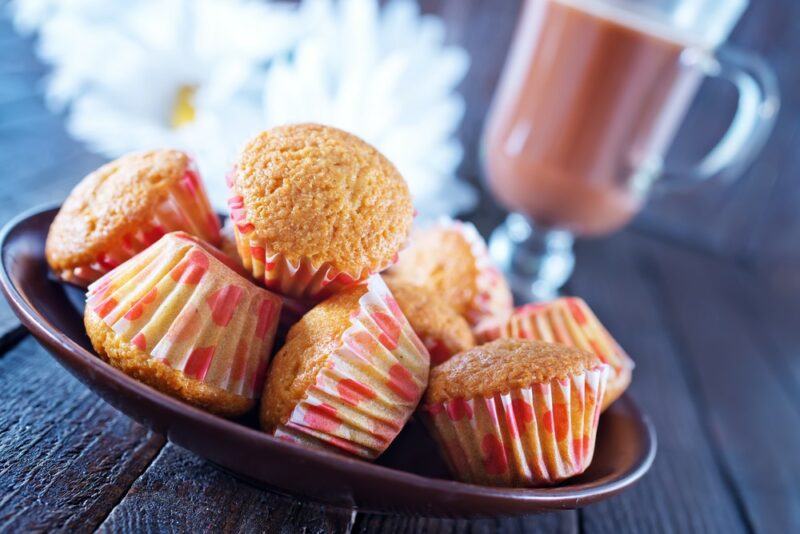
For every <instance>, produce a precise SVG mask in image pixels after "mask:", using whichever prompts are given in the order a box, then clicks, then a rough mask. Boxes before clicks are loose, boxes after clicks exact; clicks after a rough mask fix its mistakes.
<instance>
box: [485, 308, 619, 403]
mask: <svg viewBox="0 0 800 534" xmlns="http://www.w3.org/2000/svg"><path fill="white" fill-rule="evenodd" d="M500 337H510V338H519V339H534V340H538V341H546V342H549V343H559V344H561V345H567V346H570V347H578V348H580V349H584V350H587V351H589V352H592V353H594V354H595V355H596V356H597V357H598V358H599V359H600V361H602V362H604V363H607V364H608V365H609V366H610V367H611V372H610V375H609V379H608V393H607V394H606V398H605V404H604V405H603V409H605V408H606V407H608V406H609V405H610V404H611V403H612V402H614V401H615V400H616V399H617V398H619V396H620V395H622V393H623V392H624V391H625V389H626V388H627V387H628V384H629V383H630V381H631V372H632V370H633V367H634V363H633V360H632V359H631V358H630V356H628V354H627V353H626V352H625V351H624V350H623V349H622V347H620V346H619V344H618V343H617V342H616V341H615V340H614V338H613V337H611V334H609V333H608V330H606V328H605V327H604V326H603V325H602V323H600V320H599V319H598V318H597V316H596V315H595V314H594V312H592V310H591V309H590V308H589V306H588V305H587V304H586V302H584V301H583V299H580V298H578V297H562V298H559V299H556V300H553V301H551V302H543V303H534V304H526V305H525V306H520V307H519V308H517V309H516V310H514V313H513V314H512V315H511V317H510V318H509V319H508V320H507V321H506V322H504V323H501V324H498V325H493V326H492V327H491V328H486V329H484V330H483V331H482V332H479V333H478V340H479V342H481V343H484V342H487V341H491V340H494V339H497V338H500Z"/></svg>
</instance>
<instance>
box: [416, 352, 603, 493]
mask: <svg viewBox="0 0 800 534" xmlns="http://www.w3.org/2000/svg"><path fill="white" fill-rule="evenodd" d="M607 374H608V366H607V365H605V364H600V365H599V366H598V367H596V368H594V369H590V370H588V371H585V372H583V373H580V374H574V375H571V376H568V377H566V378H563V379H554V380H552V381H549V382H544V383H538V384H532V385H531V386H530V387H527V388H518V389H512V390H510V391H507V392H505V393H502V394H498V395H495V396H493V397H477V398H472V399H464V398H457V399H453V400H450V401H446V402H440V403H435V404H428V405H425V406H424V407H423V408H422V410H420V413H421V416H422V419H423V422H424V423H425V424H426V426H427V427H428V429H429V430H430V432H431V434H432V435H433V437H434V439H435V440H436V442H437V443H438V444H439V448H440V450H441V452H442V455H443V456H444V458H445V460H446V461H447V464H448V465H449V467H450V470H451V471H452V473H453V475H454V476H456V477H458V478H459V479H461V480H463V481H465V482H471V483H475V484H484V485H493V486H545V485H551V484H555V483H557V482H559V481H561V480H564V479H567V478H569V477H572V476H575V475H578V474H580V473H582V472H583V471H585V470H586V468H587V467H588V466H589V464H590V463H591V461H592V456H593V454H594V444H595V436H596V434H597V424H598V421H599V417H600V406H601V404H602V399H603V395H604V393H605V386H606V378H607Z"/></svg>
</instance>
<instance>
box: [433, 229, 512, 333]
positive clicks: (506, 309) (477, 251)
mask: <svg viewBox="0 0 800 534" xmlns="http://www.w3.org/2000/svg"><path fill="white" fill-rule="evenodd" d="M437 226H439V227H440V228H445V229H450V230H454V231H456V232H458V233H459V234H461V235H462V236H463V238H464V239H465V240H466V241H467V243H468V244H469V246H470V250H471V252H472V256H473V258H475V264H476V267H477V269H478V276H477V279H476V286H477V292H476V295H475V298H474V300H473V302H472V303H471V305H470V307H469V309H468V310H467V312H466V316H465V318H466V319H467V321H468V322H469V323H470V325H471V326H472V327H473V329H478V330H479V329H481V328H483V325H486V324H497V323H499V322H501V321H503V320H505V319H507V318H508V316H509V315H510V314H511V311H512V310H513V308H514V299H513V296H512V295H511V289H510V288H509V287H508V282H506V279H505V278H504V277H503V274H502V273H501V272H500V270H499V269H498V268H497V266H495V265H494V263H493V262H492V259H491V257H490V256H489V251H488V249H487V248H486V241H484V239H483V237H481V235H480V233H478V230H477V229H476V228H475V226H474V225H473V224H472V223H469V222H465V221H459V220H456V219H449V218H441V219H439V221H437Z"/></svg>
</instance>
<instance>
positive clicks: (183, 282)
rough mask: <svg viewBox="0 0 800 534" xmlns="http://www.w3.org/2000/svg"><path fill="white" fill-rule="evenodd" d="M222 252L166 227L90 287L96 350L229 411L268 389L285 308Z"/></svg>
mask: <svg viewBox="0 0 800 534" xmlns="http://www.w3.org/2000/svg"><path fill="white" fill-rule="evenodd" d="M235 268H236V265H235V263H233V261H232V260H230V259H229V258H227V257H226V256H224V254H222V252H220V251H219V250H216V249H214V248H213V247H211V246H210V245H207V244H205V243H203V242H202V241H200V240H198V239H196V238H193V237H192V236H189V235H187V234H185V233H183V232H175V233H171V234H167V235H166V236H164V237H163V238H161V239H160V240H159V241H158V242H157V243H155V244H154V245H152V246H151V247H149V248H148V249H146V250H145V251H144V252H142V253H141V254H139V255H137V256H135V257H134V258H133V259H131V260H128V261H127V262H125V263H124V264H122V265H121V266H119V267H118V268H116V269H114V270H112V271H111V272H109V273H108V274H106V275H105V276H104V277H102V278H100V279H99V280H98V281H97V282H95V283H93V284H92V285H91V286H89V292H88V295H87V301H86V310H85V323H86V327H87V332H88V334H89V337H90V339H91V341H92V344H93V346H94V347H95V349H96V350H97V352H98V353H99V354H100V355H101V357H103V358H104V359H106V360H107V361H109V362H110V363H111V364H112V365H114V366H115V367H118V368H120V369H121V370H123V371H124V372H125V373H127V374H129V375H132V376H133V377H135V378H137V379H139V380H141V381H143V382H145V383H147V384H148V385H150V386H152V387H154V388H156V389H158V390H160V391H162V392H164V393H167V394H170V395H172V396H175V397H178V398H180V399H182V400H184V401H187V402H189V403H191V404H194V405H196V406H199V407H201V408H204V409H207V410H209V411H211V412H214V413H218V414H220V415H227V416H232V415H239V414H241V413H244V412H245V411H247V410H248V409H250V408H251V407H252V406H253V405H254V404H255V399H256V398H257V397H259V396H260V394H261V391H262V389H263V381H264V377H265V375H266V370H267V365H268V363H269V358H270V354H271V349H272V344H273V342H274V338H275V330H276V327H277V324H278V317H279V315H280V310H281V300H280V298H278V296H276V295H273V294H272V293H270V292H269V291H266V290H265V289H263V288H260V287H258V286H256V285H254V284H253V283H251V282H249V281H247V280H246V279H245V278H243V277H242V276H241V275H240V274H238V273H237V272H236V271H235Z"/></svg>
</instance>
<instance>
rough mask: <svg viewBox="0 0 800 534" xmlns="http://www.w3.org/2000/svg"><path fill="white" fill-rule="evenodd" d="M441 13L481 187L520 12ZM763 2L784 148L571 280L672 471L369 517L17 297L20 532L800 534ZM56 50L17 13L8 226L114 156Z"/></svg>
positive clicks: (614, 246) (783, 120)
mask: <svg viewBox="0 0 800 534" xmlns="http://www.w3.org/2000/svg"><path fill="white" fill-rule="evenodd" d="M422 4H423V7H424V9H425V10H426V11H428V12H435V13H438V14H440V15H441V16H442V17H443V19H444V21H445V23H446V28H447V34H448V40H449V41H450V42H452V43H456V44H459V45H462V46H464V47H465V48H467V50H468V51H469V52H470V54H471V57H472V67H471V70H470V72H469V73H468V75H467V78H466V79H465V81H464V83H463V84H462V88H461V91H462V93H463V94H464V97H465V100H466V102H467V114H466V117H465V119H464V123H463V126H462V128H461V130H460V132H459V135H460V136H461V138H462V140H463V142H464V147H465V158H464V162H463V165H462V166H461V169H460V174H461V175H462V176H463V177H464V178H465V179H467V180H469V181H471V182H472V183H474V184H476V185H478V186H479V184H480V176H481V171H480V161H479V157H478V145H479V138H480V129H481V126H482V123H483V119H484V116H485V113H486V109H487V107H488V105H489V102H490V98H491V94H492V91H493V89H494V85H495V83H496V80H497V77H498V75H499V72H500V70H501V68H502V63H503V57H504V54H505V50H506V48H507V46H508V43H509V42H510V39H511V32H512V31H513V27H514V23H515V17H516V13H517V12H518V9H519V2H518V1H517V0H508V1H503V2H489V1H480V0H424V1H423V2H422ZM752 4H753V6H752V7H751V9H750V11H749V13H748V15H747V16H746V18H745V20H744V21H743V22H742V24H741V25H740V26H739V27H738V28H737V30H736V32H735V33H734V35H733V37H732V43H733V44H735V45H739V46H745V47H748V48H751V49H754V50H756V51H758V52H760V53H762V54H763V55H764V56H765V57H767V58H768V60H769V61H770V63H771V64H772V65H773V66H774V67H775V68H776V70H777V72H778V76H779V80H780V84H781V89H782V91H783V109H782V114H781V116H780V119H779V121H778V125H777V128H776V131H775V134H774V135H773V137H772V139H771V141H770V144H769V145H768V146H767V148H766V150H765V151H764V153H763V154H762V155H761V157H760V158H759V159H758V160H757V161H756V162H755V164H754V165H753V167H752V168H751V169H750V170H749V171H748V173H747V174H746V175H745V176H744V177H743V178H742V180H741V181H739V182H738V183H737V184H736V185H735V186H734V187H731V188H727V189H726V188H722V187H721V186H720V184H715V183H709V184H706V185H704V186H702V187H700V188H695V189H692V190H687V191H683V192H680V191H678V192H674V193H672V194H670V195H665V196H663V197H659V198H655V199H653V201H652V202H651V204H650V206H649V207H648V210H647V211H646V212H645V213H644V214H643V215H642V216H641V217H640V218H639V219H638V220H637V221H636V223H635V224H634V225H633V226H632V227H631V228H629V229H627V230H625V231H623V232H621V233H619V234H618V235H615V236H612V237H609V238H606V239H600V240H596V241H591V242H580V243H579V244H578V247H577V257H578V264H577V269H576V272H575V275H574V277H573V278H572V280H571V281H570V283H569V288H568V289H569V291H570V292H573V293H575V294H578V295H581V296H582V297H584V298H585V299H586V300H587V301H588V302H589V304H590V305H591V306H592V307H593V309H595V311H596V312H597V314H598V316H599V317H600V318H601V320H602V321H603V322H604V323H605V324H606V325H607V326H608V328H609V329H610V330H611V331H612V332H614V334H615V335H616V336H617V337H618V339H619V341H620V343H621V344H622V345H623V346H624V347H626V349H627V350H628V351H629V352H630V353H631V354H632V355H633V357H634V358H635V360H636V363H637V367H636V370H635V375H634V382H633V385H632V387H631V391H632V394H633V396H634V397H635V398H636V400H637V402H639V403H640V405H641V406H642V408H643V409H644V410H645V411H646V412H647V413H648V414H649V415H650V416H651V418H652V420H653V422H654V424H655V426H656V429H657V432H658V437H659V452H658V456H657V458H656V461H655V463H654V465H653V468H652V470H651V472H650V473H649V474H648V475H647V476H646V477H645V478H644V480H642V482H641V483H640V484H638V485H637V486H636V487H634V488H633V489H632V490H630V491H627V492H625V493H623V494H622V495H619V496H617V497H615V498H613V499H610V500H609V501H606V502H604V503H599V504H595V505H592V506H589V507H586V508H584V509H582V510H579V511H567V512H560V513H553V514H546V515H537V516H530V517H517V518H486V519H478V520H459V519H437V518H425V517H405V516H393V515H378V514H364V513H353V512H351V511H349V510H339V509H326V508H323V507H320V506H318V505H317V504H314V503H310V502H300V501H298V500H296V499H293V498H291V497H287V496H282V495H278V494H274V493H269V492H265V491H262V490H259V489H255V488H253V487H251V486H248V485H247V484H245V483H242V482H240V481H239V480H237V479H236V478H234V477H232V476H231V475H229V474H227V473H225V472H223V471H221V470H219V469H217V468H216V467H215V466H213V465H211V464H209V463H207V462H205V461H204V460H202V459H200V458H198V457H196V456H194V455H192V454H190V453H188V452H186V451H184V450H182V449H180V448H178V447H176V446H174V445H171V444H167V443H165V441H164V439H163V438H162V437H160V436H157V435H154V434H151V433H149V432H148V431H146V430H145V429H144V428H142V427H141V426H139V425H137V424H136V423H134V422H132V421H130V420H129V419H128V418H127V417H125V416H124V415H122V414H120V413H118V412H116V411H115V410H114V409H113V408H111V407H110V406H108V405H106V404H105V403H104V402H103V401H101V400H100V399H98V398H97V397H96V396H95V395H94V394H93V393H91V392H90V391H89V390H88V389H86V388H85V387H84V386H82V385H81V384H80V383H78V382H77V381H76V380H75V379H73V378H72V377H71V376H70V375H68V374H67V373H66V372H65V371H64V370H63V369H62V368H60V367H59V366H58V365H57V364H56V363H55V362H54V360H53V359H51V358H50V357H49V356H48V355H47V354H46V353H45V352H44V350H43V349H41V348H40V347H39V345H38V344H37V343H36V342H35V341H34V340H33V339H32V338H31V337H30V336H27V335H26V331H25V330H24V329H23V328H22V327H21V326H20V325H19V323H18V321H17V320H16V318H15V317H13V316H12V315H11V313H10V311H9V310H8V308H7V305H6V304H5V302H0V531H2V532H6V531H8V532H23V531H69V532H74V531H77V532H89V531H95V530H98V529H99V530H102V531H104V532H148V531H149V532H156V531H157V532H162V531H171V532H200V531H224V532H351V531H352V532H391V533H395V532H397V533H400V532H441V533H473V532H476V533H484V532H487V533H488V532H543V533H545V532H548V533H549V532H558V533H577V532H587V533H609V534H611V533H618V532H636V533H638V532H680V533H684V532H697V533H701V532H719V533H738V532H759V533H760V532H763V533H771V532H798V531H800V454H798V452H797V451H798V450H800V409H799V408H798V406H800V328H798V319H800V252H798V250H800V248H798V246H797V243H798V242H800V216H798V212H799V210H798V208H799V207H800V181H799V180H797V175H798V174H800V139H798V129H799V128H800V120H798V119H800V117H798V113H797V112H798V109H800V69H797V62H798V59H800V4H798V3H797V2H794V1H792V0H759V1H758V2H752ZM34 45H35V43H34V41H33V40H32V39H31V38H23V37H20V36H18V35H16V34H15V33H14V32H13V30H12V28H11V26H10V24H9V22H8V20H7V18H5V17H4V16H0V171H2V174H0V224H2V223H5V222H7V221H8V220H10V219H11V218H12V217H14V216H15V215H16V214H17V213H19V212H20V211H23V210H26V209H29V208H31V207H33V206H36V205H39V204H43V203H55V202H59V201H61V200H62V199H63V198H64V196H65V195H66V194H67V192H68V191H69V189H70V188H71V187H72V186H73V185H74V184H75V183H76V182H77V181H78V180H79V179H80V178H81V177H82V176H83V175H84V174H86V173H87V172H89V171H90V170H92V169H93V168H94V167H96V166H98V165H99V164H100V163H102V162H103V158H101V157H99V156H97V155H94V154H92V153H90V152H89V151H87V150H86V149H85V148H84V147H83V146H81V145H80V144H79V143H78V142H76V141H74V140H72V139H70V138H69V136H68V135H67V133H66V131H65V129H64V123H63V120H64V117H63V116H62V115H57V114H52V113H51V112H50V111H48V109H47V108H46V106H45V104H44V102H43V99H42V96H41V83H42V78H43V76H44V75H45V74H46V72H47V71H46V68H45V67H44V66H42V65H41V64H40V63H39V62H38V61H37V60H36V59H35V57H34V54H33V47H34ZM718 91H721V92H718ZM719 95H721V96H719ZM730 97H731V93H730V91H728V92H727V93H726V91H725V90H724V88H720V87H715V86H711V85H709V86H707V87H705V88H704V89H703V91H702V92H701V94H700V96H699V99H698V102H697V104H696V106H695V108H694V109H693V110H692V112H691V116H690V118H689V120H688V122H687V124H686V126H685V127H684V128H683V130H682V131H681V133H680V134H679V142H678V143H677V146H676V147H675V156H676V157H683V156H685V155H686V154H691V152H692V151H693V150H694V151H698V150H702V148H703V147H704V146H709V145H710V143H712V142H713V140H714V136H715V135H717V134H718V133H719V131H720V130H721V129H722V128H724V127H725V125H726V120H727V118H726V116H725V112H726V110H728V111H729V110H730V107H731V101H730ZM700 110H702V111H704V112H708V113H711V112H715V113H716V112H719V115H718V116H716V118H713V119H711V118H705V115H701V114H699V113H698V111H700ZM469 216H470V218H472V219H473V220H474V221H475V222H476V223H477V224H478V226H479V227H480V229H481V230H482V231H484V232H487V231H489V230H490V229H491V228H492V227H493V226H494V225H495V224H497V222H498V221H499V220H500V219H501V217H502V211H501V210H500V209H499V208H498V207H497V206H496V205H495V204H494V202H493V201H492V200H491V199H490V198H488V197H487V196H485V195H484V196H482V198H481V204H480V206H479V209H478V210H477V211H476V212H474V213H472V214H469Z"/></svg>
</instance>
